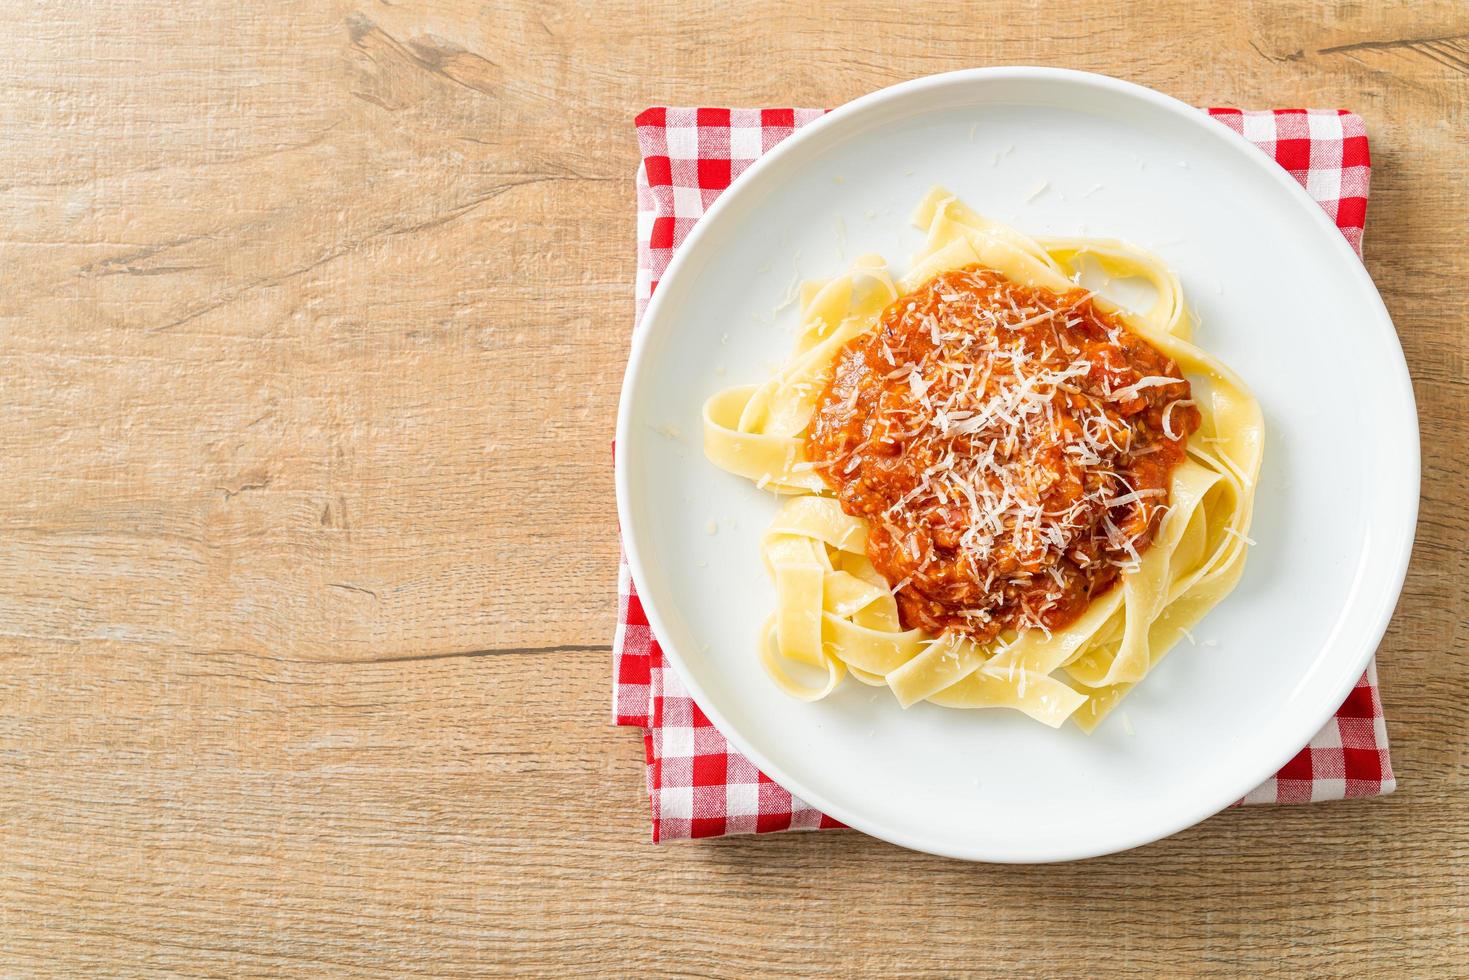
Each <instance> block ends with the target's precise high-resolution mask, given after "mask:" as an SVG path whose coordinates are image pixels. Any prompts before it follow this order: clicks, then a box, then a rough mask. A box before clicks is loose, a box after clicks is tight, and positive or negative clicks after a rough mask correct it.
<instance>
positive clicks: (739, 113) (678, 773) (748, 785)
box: [612, 108, 1396, 841]
mask: <svg viewBox="0 0 1469 980" xmlns="http://www.w3.org/2000/svg"><path fill="white" fill-rule="evenodd" d="M823 112H824V110H821V109H670V108H655V109H649V110H647V111H646V112H644V113H642V114H641V115H639V116H638V118H637V128H638V143H639V145H640V146H641V148H642V152H643V162H642V166H641V167H639V168H638V279H637V312H638V316H639V318H641V317H642V313H643V308H644V306H646V304H647V301H648V297H649V296H651V295H652V293H653V289H654V287H656V286H657V285H658V279H659V277H660V276H662V275H663V272H664V270H665V269H667V268H668V262H669V259H670V258H671V257H672V255H673V250H674V249H676V248H678V246H679V243H681V242H682V241H683V240H684V238H685V237H686V236H687V235H688V233H689V229H690V228H692V227H693V225H694V222H696V221H698V220H699V216H700V215H702V214H703V213H704V211H705V210H706V209H707V208H708V207H709V205H710V204H711V203H712V202H713V201H714V199H715V198H716V197H718V196H719V195H720V194H721V193H723V192H724V189H725V188H726V187H728V186H729V184H730V181H732V180H734V179H735V178H736V177H738V176H739V175H740V173H741V172H742V171H744V169H745V168H746V167H748V166H749V165H750V164H751V163H752V162H753V161H754V160H755V158H756V157H758V156H760V155H761V154H762V153H765V152H766V151H767V150H769V149H770V148H771V147H772V146H774V145H775V144H777V143H779V142H780V141H781V140H783V139H785V138H786V137H787V136H789V135H791V133H793V132H795V131H796V130H797V129H799V128H800V127H801V126H804V125H806V124H807V123H809V122H811V121H812V120H814V119H817V118H820V116H821V115H822V114H823ZM1208 113H1209V115H1211V116H1213V117H1214V118H1215V119H1217V120H1219V122H1221V123H1223V124H1224V125H1225V126H1228V127H1229V128H1230V129H1232V130H1234V131H1235V132H1236V133H1239V134H1241V135H1242V136H1244V138H1245V139H1248V140H1249V141H1250V142H1252V143H1254V144H1255V145H1256V146H1258V147H1260V149H1262V150H1264V151H1265V152H1266V153H1268V154H1270V155H1271V156H1272V157H1274V158H1275V161H1276V162H1277V163H1279V164H1280V165H1281V166H1282V167H1284V168H1285V169H1286V170H1288V171H1290V173H1291V176H1292V177H1294V178H1295V179H1296V180H1298V181H1300V182H1301V184H1302V185H1303V186H1304V187H1305V188H1306V190H1307V191H1308V192H1309V193H1310V194H1311V196H1312V197H1314V198H1315V199H1316V200H1317V202H1318V203H1320V205H1321V206H1322V207H1323V208H1324V209H1325V210H1326V213H1327V214H1329V215H1330V216H1331V217H1332V218H1333V219H1334V220H1335V221H1336V224H1337V227H1339V228H1340V229H1341V232H1342V234H1343V235H1345V236H1346V238H1347V241H1349V242H1351V244H1352V247H1353V248H1355V249H1356V250H1357V252H1358V254H1360V253H1361V250H1362V226H1363V223H1364V222H1365V220H1366V217H1367V178H1368V174H1369V172H1370V161H1369V158H1368V153H1367V131H1366V126H1365V125H1364V124H1363V122H1362V119H1361V117H1359V116H1357V115H1355V114H1354V113H1350V112H1346V111H1345V110H1340V111H1338V110H1322V109H1276V110H1274V111H1263V112H1242V111H1240V110H1239V109H1209V110H1208ZM618 582H619V587H618V594H619V597H620V598H619V603H618V613H617V634H616V637H615V638H614V640H613V645H612V656H613V713H614V717H615V720H616V722H617V724H619V725H632V726H636V727H639V728H642V729H643V744H644V748H645V751H646V753H647V761H648V772H647V775H648V797H649V799H650V801H651V802H652V805H653V840H655V841H663V840H678V839H682V838H689V837H718V836H721V835H723V834H742V833H766V832H770V831H777V830H815V829H822V828H827V827H840V826H842V825H841V824H840V823H838V822H837V821H835V820H833V819H832V818H830V817H828V816H826V815H824V814H822V813H820V812H818V811H817V810H814V809H812V808H811V807H810V806H807V805H806V804H805V803H803V802H801V801H800V800H799V799H797V798H796V797H794V796H792V795H791V794H790V793H788V792H786V791H785V790H784V789H782V788H781V787H780V786H778V785H776V784H775V783H774V782H772V781H771V779H770V777H768V776H766V775H765V774H764V773H762V772H760V771H759V770H758V769H756V768H755V766H754V764H752V763H751V762H750V760H748V759H746V758H745V757H744V756H742V755H740V754H739V752H738V751H737V750H735V749H734V748H733V747H732V746H730V744H729V743H728V742H726V741H725V739H724V736H723V735H721V734H720V733H719V731H718V730H717V729H716V728H715V727H714V726H713V725H711V724H710V723H709V719H708V718H706V717H704V713H703V712H702V711H700V710H699V706H698V705H696V704H695V703H694V702H693V700H692V699H691V698H690V697H689V696H688V693H687V692H686V691H685V690H684V686H683V684H682V682H680V680H679V677H678V674H677V673H676V672H675V671H673V670H672V669H671V668H669V667H668V666H667V665H666V663H665V662H664V659H663V653H662V651H661V650H660V649H659V647H658V640H657V639H656V638H655V637H654V636H653V634H652V632H651V631H650V630H649V628H648V620H647V617H646V616H644V615H643V607H642V604H641V603H640V602H639V601H638V597H637V595H636V593H635V592H634V590H633V584H632V578H631V576H630V575H629V573H628V568H627V562H626V561H623V562H622V567H621V571H620V574H619V576H618ZM750 669H751V670H755V669H757V667H756V660H755V655H754V652H753V650H752V652H751V654H750ZM771 696H772V697H778V696H779V695H778V694H777V693H776V692H775V690H774V689H773V688H772V690H771ZM1395 785H1396V783H1395V781H1394V779H1393V774H1392V765H1391V763H1390V762H1389V760H1388V751H1387V727H1386V725H1385V724H1384V722H1383V718H1382V701H1381V700H1380V698H1379V697H1378V693H1377V667H1376V664H1375V662H1374V663H1373V664H1371V665H1369V666H1368V668H1367V673H1365V674H1364V675H1362V679H1361V680H1360V681H1358V682H1357V686H1356V688H1355V689H1354V690H1353V691H1352V693H1351V695H1350V696H1349V697H1348V698H1347V700H1346V703H1345V704H1343V705H1342V706H1341V708H1340V710H1338V711H1337V713H1336V717H1335V718H1333V719H1332V720H1331V721H1329V722H1327V724H1326V727H1325V728H1323V729H1321V731H1320V732H1318V733H1317V735H1316V737H1315V738H1313V739H1311V744H1309V745H1307V746H1306V747H1305V748H1303V749H1302V750H1301V751H1300V753H1299V754H1297V755H1296V757H1295V758H1294V759H1292V760H1291V761H1290V762H1289V763H1287V764H1286V766H1285V768H1284V769H1281V770H1280V772H1278V773H1276V775H1275V776H1274V778H1272V779H1270V780H1268V781H1266V782H1265V783H1264V785H1262V786H1260V787H1258V788H1257V789H1255V790H1253V791H1252V792H1251V793H1250V794H1249V795H1248V796H1246V797H1245V798H1244V799H1243V800H1241V801H1240V802H1242V803H1306V802H1309V801H1313V800H1339V799H1343V798H1345V797H1357V796H1376V795H1378V794H1381V793H1391V792H1392V791H1393V788H1394V786H1395Z"/></svg>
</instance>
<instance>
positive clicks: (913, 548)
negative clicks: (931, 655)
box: [806, 266, 1200, 642]
mask: <svg viewBox="0 0 1469 980" xmlns="http://www.w3.org/2000/svg"><path fill="white" fill-rule="evenodd" d="M1199 425H1200V415H1199V412H1198V411H1197V410H1196V409H1195V408H1194V405H1193V402H1192V400H1191V397H1190V387H1189V383H1188V382H1187V381H1186V380H1184V378H1183V375H1182V374H1181V373H1180V371H1179V369H1178V365H1177V364H1176V363H1175V362H1174V361H1173V360H1171V359H1170V358H1168V357H1167V356H1166V355H1165V354H1163V353H1162V352H1160V351H1159V350H1157V349H1156V348H1154V347H1153V346H1151V345H1150V344H1148V343H1147V342H1146V341H1145V340H1143V339H1142V338H1141V337H1139V336H1137V335H1136V334H1133V333H1131V332H1130V331H1129V330H1127V329H1126V328H1125V327H1124V326H1123V324H1122V322H1121V320H1120V319H1118V318H1117V317H1116V316H1115V315H1113V314H1111V313H1108V312H1106V311H1103V310H1101V309H1098V308H1097V307H1096V306H1095V305H1093V303H1092V302H1091V299H1090V294H1089V293H1087V292H1085V291H1083V290H1081V289H1080V288H1077V289H1074V290H1069V291H1066V292H1053V291H1051V290H1048V289H1044V288H1037V287H1027V286H1022V285H1019V284H1016V283H1013V282H1011V281H1009V280H1008V279H1006V278H1005V277H1003V276H1001V275H1000V274H999V273H997V272H995V271H993V270H991V269H987V268H984V267H982V266H971V267H969V268H965V269H958V270H955V271H952V272H947V273H944V274H942V275H940V276H937V277H936V278H934V279H932V280H931V281H929V282H928V283H927V284H926V285H924V286H922V287H920V288H919V289H918V290H916V291H915V292H913V293H910V294H908V295H906V296H903V297H900V298H899V299H898V300H896V301H894V302H893V303H892V304H891V305H889V306H888V308H887V309H886V310H885V311H884V312H883V314H882V316H881V318H880V321H879V323H878V325H877V327H876V328H875V329H873V330H870V331H868V332H867V333H865V334H863V335H861V336H859V337H857V338H855V339H853V340H852V341H851V342H850V343H849V344H848V345H847V346H846V347H844V348H843V349H842V350H841V351H840V352H839V353H838V355H837V356H836V358H835V360H834V362H833V367H832V373H831V377H830V379H829V380H828V381H827V383H826V386H825V388H824V389H823V391H822V393H821V397H820V399H819V401H818V403H817V406H816V409H815V411H814V413H813V414H812V418H811V424H810V426H809V427H808V429H807V434H806V452H807V457H808V459H809V460H811V462H812V464H813V465H814V466H815V467H816V469H817V471H818V472H820V473H821V474H822V476H823V477H824V479H825V480H826V482H827V484H828V485H829V486H830V487H831V488H832V490H833V491H834V492H835V494H836V496H837V498H838V499H839V500H840V501H841V504H842V508H843V509H844V510H845V511H846V512H847V513H848V514H851V515H853V516H857V517H863V518H866V519H867V521H868V523H869V525H870V531H869V534H868V543H867V554H868V557H869V558H870V559H871V560H872V563H873V565H874V566H875V567H876V568H877V570H878V571H879V572H880V573H881V574H882V575H883V576H884V577H885V578H886V579H887V581H888V583H889V585H890V586H892V587H893V588H894V590H895V593H896V596H897V602H898V609H899V614H900V618H901V619H902V622H903V625H904V627H905V628H909V629H911V628H914V627H922V628H924V629H928V630H931V631H935V632H938V631H941V630H944V629H951V630H955V631H958V632H961V633H963V634H965V635H967V636H970V637H972V638H974V639H975V640H977V641H981V642H983V641H985V640H988V639H991V638H993V637H995V636H996V635H998V634H999V633H1001V632H1002V631H1005V630H1016V631H1019V630H1024V629H1030V628H1040V629H1043V630H1046V631H1051V630H1056V629H1059V628H1061V627H1064V626H1066V625H1067V624H1068V623H1070V622H1072V621H1073V620H1075V619H1076V618H1077V617H1078V616H1080V615H1081V613H1082V611H1083V610H1085V608H1086V607H1087V605H1088V603H1089V602H1090V601H1091V600H1092V599H1093V598H1095V597H1096V596H1099V595H1101V594H1103V593H1104V592H1106V591H1107V590H1108V589H1109V588H1111V587H1112V586H1113V585H1115V584H1116V582H1117V581H1118V578H1119V576H1120V575H1121V574H1122V573H1123V572H1124V571H1126V570H1129V569H1133V568H1136V567H1137V565H1138V562H1139V561H1140V557H1141V555H1142V554H1143V552H1144V551H1146V549H1147V548H1148V545H1149V543H1150V542H1151V540H1152V538H1153V536H1154V534H1155V533H1156V531H1157V528H1158V525H1159V523H1160V521H1161V519H1162V515H1163V514H1164V513H1165V512H1166V510H1167V506H1168V491H1169V486H1170V483H1171V476H1172V472H1173V470H1174V468H1175V467H1176V466H1177V465H1178V464H1179V463H1180V462H1182V460H1183V458H1184V454H1185V443H1186V441H1187V439H1188V436H1189V435H1190V434H1191V433H1192V432H1193V431H1195V430H1196V429H1197V428H1198V427H1199Z"/></svg>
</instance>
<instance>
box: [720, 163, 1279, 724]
mask: <svg viewBox="0 0 1469 980" xmlns="http://www.w3.org/2000/svg"><path fill="white" fill-rule="evenodd" d="M914 220H915V223H916V224H917V225H918V226H919V227H921V228H924V229H926V230H927V241H926V243H925V245H924V248H923V249H922V251H921V252H920V253H919V254H918V255H917V256H916V257H915V260H914V263H913V266H912V268H911V269H910V270H909V271H908V272H907V274H906V275H903V276H901V277H898V278H895V277H894V276H893V275H892V274H891V273H890V272H889V270H888V268H887V266H886V264H885V263H884V262H883V261H882V260H881V259H880V258H878V257H875V256H864V257H862V258H860V259H858V260H857V262H856V263H855V264H854V265H853V266H852V268H851V270H850V271H849V272H847V273H846V274H844V275H841V276H837V277H836V278H833V279H830V280H827V281H824V282H815V283H807V284H806V285H805V286H804V287H803V289H802V293H801V305H800V308H801V315H802V327H801V331H800V335H799V338H798V340H797V343H796V347H795V350H794V352H793V353H792V355H791V357H790V358H789V360H788V361H787V362H786V363H785V365H784V367H782V368H781V370H780V371H779V372H778V373H777V374H776V375H775V376H773V377H771V378H770V379H768V380H767V381H765V382H764V383H762V384H758V385H748V386H742V387H734V388H729V389H727V390H725V391H721V392H719V393H718V394H716V395H714V396H713V397H712V398H710V399H709V401H708V402H707V403H706V404H705V406H704V448H705V453H706V455H707V456H708V458H709V459H710V460H711V461H712V462H714V463H715V464H716V465H718V466H719V467H721V468H723V469H725V470H727V471H729V472H731V473H735V474H737V475H740V476H743V477H745V478H747V479H749V480H751V481H753V482H755V483H756V484H757V485H758V486H760V487H761V488H763V489H767V490H771V491H773V492H776V493H778V494H781V495H783V497H784V503H783V505H782V506H781V507H780V510H779V512H778V513H777V514H776V516H775V519H774V520H773V521H772V522H771V524H770V526H769V528H767V530H766V532H765V534H764V537H763V540H762V544H761V547H762V550H763V555H764V560H765V565H766V569H767V571H768V573H769V575H770V577H771V579H772V581H773V582H774V585H775V591H776V596H777V602H776V608H775V610H774V612H773V613H772V614H771V616H770V617H769V619H768V620H767V622H766V623H765V624H764V626H763V627H762V628H761V630H760V636H759V641H758V648H759V651H760V659H761V662H762V663H763V664H764V666H765V668H766V670H767V671H768V672H769V674H770V676H771V677H772V678H773V679H774V680H775V682H776V684H777V685H779V686H780V687H781V688H782V689H783V690H784V691H786V692H787V693H789V694H790V695H792V696H795V697H798V698H804V699H808V700H815V699H819V698H822V697H825V696H826V695H828V694H830V693H831V692H832V691H833V690H834V689H835V688H836V687H837V685H838V684H840V683H841V682H842V681H843V679H844V678H845V677H846V676H847V675H849V674H850V675H851V676H852V677H853V678H854V679H855V680H856V681H858V682H860V683H863V684H869V685H872V686H876V687H886V688H888V689H889V690H890V691H891V692H892V693H893V695H894V696H895V697H896V698H897V700H898V702H899V703H900V704H902V705H903V706H905V707H907V706H909V705H912V704H915V703H917V702H919V701H929V702H932V703H933V704H937V705H942V706H945V707H953V708H986V707H1008V708H1013V709H1016V710H1018V711H1021V712H1023V713H1025V714H1026V715H1029V716H1030V717H1031V718H1034V719H1036V720H1037V721H1040V722H1043V723H1045V724H1047V725H1050V726H1052V727H1057V726H1059V725H1060V724H1061V723H1062V722H1064V721H1065V720H1066V719H1068V718H1070V719H1072V720H1074V721H1075V722H1076V723H1077V724H1078V725H1079V726H1080V727H1081V728H1083V729H1084V730H1087V731H1090V730H1092V729H1093V728H1094V727H1095V726H1096V725H1097V724H1098V723H1100V721H1101V720H1102V719H1103V718H1104V717H1106V716H1107V714H1108V713H1109V712H1110V711H1111V710H1112V709H1113V708H1114V707H1115V706H1116V705H1117V703H1118V702H1119V701H1120V700H1121V699H1122V697H1124V696H1125V695H1126V693H1127V692H1128V691H1129V690H1130V689H1131V688H1132V686H1133V685H1135V684H1137V683H1138V682H1139V681H1141V680H1142V679H1143V678H1144V677H1145V676H1146V675H1147V673H1148V671H1149V670H1151V669H1152V667H1153V666H1154V665H1156V664H1157V663H1158V661H1160V660H1161V659H1162V658H1163V657H1164V656H1165V655H1166V654H1167V653H1168V652H1169V650H1170V649H1172V648H1173V646H1174V645H1175V644H1177V643H1178V641H1179V639H1180V638H1181V637H1183V636H1185V635H1187V634H1188V631H1189V629H1190V628H1191V627H1192V626H1194V624H1196V623H1197V622H1198V621H1199V620H1200V619H1201V618H1202V617H1203V616H1204V615H1205V614H1206V613H1207V612H1208V611H1209V610H1210V609H1211V608H1212V607H1213V606H1214V605H1215V604H1216V603H1218V602H1219V601H1220V600H1221V599H1222V598H1223V597H1224V596H1225V595H1227V594H1228V593H1229V592H1230V591H1231V590H1232V589H1233V588H1234V586H1235V584H1236V583H1237V582H1238V580H1239V577H1240V574H1241V572H1242V570H1243V567H1244V561H1245V553H1246V550H1247V544H1248V543H1249V538H1248V533H1249V526H1250V516H1251V508H1252V504H1253V498H1254V490H1255V481H1256V478H1257V474H1258V472H1259V466H1260V455H1261V445H1262V441H1263V429H1262V422H1261V415H1260V408H1259V405H1258V404H1257V402H1256V401H1255V399H1254V398H1253V397H1252V396H1251V395H1250V393H1249V391H1248V390H1247V389H1246V388H1245V386H1244V384H1243V383H1242V382H1241V381H1240V380H1239V378H1238V377H1237V376H1236V375H1235V374H1234V372H1233V371H1231V370H1230V369H1229V368H1228V367H1226V366H1225V365H1223V364H1222V363H1220V362H1219V361H1218V360H1217V359H1215V358H1214V357H1212V356H1211V355H1209V354H1208V353H1206V352H1205V351H1203V350H1201V349H1200V348H1198V347H1197V346H1195V345H1194V344H1193V343H1192V342H1191V338H1190V332H1191V326H1192V320H1191V317H1190V314H1189V312H1188V310H1187V308H1186V306H1185V304H1184V300H1183V294H1182V290H1181V288H1180V285H1179V282H1178V279H1177V278H1176V277H1175V276H1174V275H1173V273H1172V272H1171V271H1170V270H1169V269H1168V268H1167V266H1165V265H1164V264H1163V263H1162V261H1161V260H1159V259H1158V258H1157V257H1156V256H1154V255H1152V254H1150V253H1148V252H1145V251H1143V250H1141V249H1138V248H1136V247H1134V246H1131V245H1128V244H1126V243H1123V242H1120V241H1110V240H1093V239H1080V238H1051V239H1033V238H1030V237H1028V236H1026V235H1024V234H1022V233H1020V232H1019V231H1016V230H1015V229H1013V228H1010V227H1008V226H1005V225H1003V224H1000V223H998V222H995V221H993V220H990V219H987V218H984V217H982V216H981V215H978V214H976V213H975V212H973V211H972V210H970V209H969V208H968V207H966V206H965V205H964V204H962V203H961V202H959V201H957V200H956V199H954V197H953V196H952V195H950V194H948V193H947V192H946V191H944V190H942V189H938V188H936V189H934V190H933V191H931V192H930V193H929V195H928V196H927V197H926V198H925V199H924V200H923V202H922V203H921V204H920V206H919V208H918V210H917V212H916V213H915V215H914ZM1083 257H1086V258H1087V259H1088V260H1089V261H1091V262H1093V263H1095V264H1096V265H1097V266H1099V267H1100V268H1101V269H1102V270H1104V271H1105V272H1106V273H1107V274H1108V275H1110V276H1112V277H1114V278H1116V279H1124V278H1135V279H1141V280H1144V281H1145V282H1146V283H1148V284H1149V285H1150V286H1151V287H1152V290H1153V293H1154V301H1153V303H1152V305H1151V306H1150V308H1149V309H1147V310H1146V311H1142V312H1138V311H1132V310H1127V309H1122V308H1120V307H1118V306H1117V305H1115V304H1113V303H1110V302H1108V301H1107V300H1106V299H1104V298H1103V297H1101V296H1097V295H1092V294H1086V293H1084V292H1082V291H1081V290H1080V289H1079V287H1078V285H1077V282H1078V279H1079V263H1080V262H1081V260H1082V259H1083ZM1185 374H1186V375H1187V376H1188V378H1187V379H1185V377H1184V375H1185ZM1200 383H1202V385H1201V387H1202V389H1203V390H1202V393H1197V394H1196V393H1195V392H1196V389H1195V388H1194V387H1192V386H1196V385H1200ZM885 571H886V572H887V574H885ZM904 573H906V574H904ZM900 574H902V575H903V577H902V579H901V580H898V576H899V575H900Z"/></svg>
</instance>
